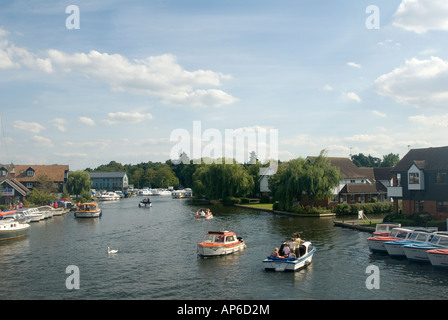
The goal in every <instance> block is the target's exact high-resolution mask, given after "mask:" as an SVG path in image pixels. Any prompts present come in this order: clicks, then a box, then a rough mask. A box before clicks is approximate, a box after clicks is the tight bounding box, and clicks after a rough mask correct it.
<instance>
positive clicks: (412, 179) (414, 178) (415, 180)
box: [409, 172, 420, 184]
mask: <svg viewBox="0 0 448 320" xmlns="http://www.w3.org/2000/svg"><path fill="white" fill-rule="evenodd" d="M419 183H420V179H419V175H418V173H417V172H415V173H409V184H419Z"/></svg>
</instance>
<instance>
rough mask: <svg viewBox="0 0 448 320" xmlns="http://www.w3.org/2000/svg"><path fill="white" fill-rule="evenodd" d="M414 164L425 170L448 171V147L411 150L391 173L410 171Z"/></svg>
mask: <svg viewBox="0 0 448 320" xmlns="http://www.w3.org/2000/svg"><path fill="white" fill-rule="evenodd" d="M413 164H415V165H416V166H417V167H418V168H419V169H424V170H448V147H437V148H422V149H411V150H409V152H408V153H407V154H406V155H405V156H404V157H403V159H401V160H400V161H399V162H398V163H397V164H396V165H395V167H393V168H392V170H391V171H392V172H404V171H408V170H409V168H410V167H411V165H413Z"/></svg>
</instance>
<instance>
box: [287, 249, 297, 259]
mask: <svg viewBox="0 0 448 320" xmlns="http://www.w3.org/2000/svg"><path fill="white" fill-rule="evenodd" d="M288 258H294V259H295V258H296V255H295V254H294V253H293V252H292V251H291V252H290V253H289V255H288Z"/></svg>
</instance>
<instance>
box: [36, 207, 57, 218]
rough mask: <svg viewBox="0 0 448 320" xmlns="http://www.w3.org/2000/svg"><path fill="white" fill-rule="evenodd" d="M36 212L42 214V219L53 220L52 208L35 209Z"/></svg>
mask: <svg viewBox="0 0 448 320" xmlns="http://www.w3.org/2000/svg"><path fill="white" fill-rule="evenodd" d="M37 210H38V211H39V212H40V213H42V214H43V216H44V219H48V218H53V215H54V208H53V207H50V206H41V207H37Z"/></svg>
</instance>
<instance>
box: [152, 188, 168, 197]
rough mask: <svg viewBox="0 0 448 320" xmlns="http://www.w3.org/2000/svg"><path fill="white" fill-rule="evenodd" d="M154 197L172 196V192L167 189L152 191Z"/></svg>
mask: <svg viewBox="0 0 448 320" xmlns="http://www.w3.org/2000/svg"><path fill="white" fill-rule="evenodd" d="M152 195H153V196H171V191H170V190H166V189H154V190H152Z"/></svg>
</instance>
